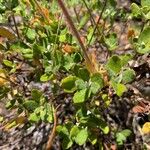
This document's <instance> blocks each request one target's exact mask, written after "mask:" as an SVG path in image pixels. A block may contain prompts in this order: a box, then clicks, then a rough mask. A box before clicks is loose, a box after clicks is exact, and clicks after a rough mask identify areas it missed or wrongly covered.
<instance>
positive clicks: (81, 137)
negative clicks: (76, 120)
mask: <svg viewBox="0 0 150 150" xmlns="http://www.w3.org/2000/svg"><path fill="white" fill-rule="evenodd" d="M87 138H88V130H87V128H86V129H81V130H80V131H79V133H78V134H77V136H76V138H75V142H76V143H77V144H79V145H83V144H84V143H85V142H86V140H87Z"/></svg>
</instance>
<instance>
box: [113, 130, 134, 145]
mask: <svg viewBox="0 0 150 150" xmlns="http://www.w3.org/2000/svg"><path fill="white" fill-rule="evenodd" d="M131 133H132V132H131V131H130V130H129V129H125V130H122V131H120V132H117V133H116V141H117V144H118V145H123V143H124V142H125V141H126V139H127V138H128V137H129V136H130V135H131Z"/></svg>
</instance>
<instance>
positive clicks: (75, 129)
mask: <svg viewBox="0 0 150 150" xmlns="http://www.w3.org/2000/svg"><path fill="white" fill-rule="evenodd" d="M79 131H80V130H79V128H78V126H76V125H74V126H73V127H72V128H71V130H70V137H71V139H73V140H74V139H75V137H76V136H77V134H78V133H79Z"/></svg>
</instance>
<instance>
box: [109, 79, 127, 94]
mask: <svg viewBox="0 0 150 150" xmlns="http://www.w3.org/2000/svg"><path fill="white" fill-rule="evenodd" d="M111 84H112V87H113V89H114V90H115V92H116V94H117V95H118V96H122V94H123V93H124V92H125V91H127V88H126V86H125V85H124V84H121V83H115V82H114V81H111Z"/></svg>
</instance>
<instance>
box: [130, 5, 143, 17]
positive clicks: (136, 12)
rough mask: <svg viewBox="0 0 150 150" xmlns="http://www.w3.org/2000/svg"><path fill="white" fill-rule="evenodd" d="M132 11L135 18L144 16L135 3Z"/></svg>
mask: <svg viewBox="0 0 150 150" xmlns="http://www.w3.org/2000/svg"><path fill="white" fill-rule="evenodd" d="M131 10H132V15H133V16H134V17H137V18H138V17H140V16H141V14H142V11H141V9H140V7H139V6H138V5H137V4H135V3H132V4H131Z"/></svg>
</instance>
